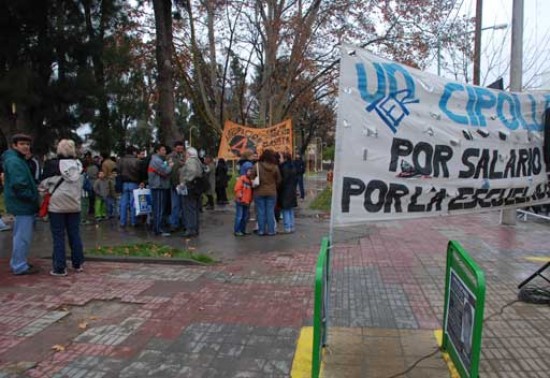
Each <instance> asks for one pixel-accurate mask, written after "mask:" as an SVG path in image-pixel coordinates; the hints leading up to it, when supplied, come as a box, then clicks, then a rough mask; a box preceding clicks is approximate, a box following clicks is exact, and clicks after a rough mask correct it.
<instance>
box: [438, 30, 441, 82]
mask: <svg viewBox="0 0 550 378" xmlns="http://www.w3.org/2000/svg"><path fill="white" fill-rule="evenodd" d="M437 76H441V35H440V34H439V33H438V34H437Z"/></svg>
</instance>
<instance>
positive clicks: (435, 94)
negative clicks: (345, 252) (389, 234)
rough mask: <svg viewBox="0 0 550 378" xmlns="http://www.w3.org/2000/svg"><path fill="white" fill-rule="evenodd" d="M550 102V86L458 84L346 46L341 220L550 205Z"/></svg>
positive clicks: (337, 200) (339, 132)
mask: <svg viewBox="0 0 550 378" xmlns="http://www.w3.org/2000/svg"><path fill="white" fill-rule="evenodd" d="M549 104H550V93H548V92H546V93H543V92H538V93H510V92H504V91H499V90H493V89H488V88H482V87H476V86H473V85H468V84H464V83H457V82H453V81H449V80H446V79H443V78H440V77H438V76H435V75H432V74H429V73H425V72H422V71H419V70H416V69H413V68H411V67H407V66H404V65H401V64H398V63H395V62H392V61H388V60H385V59H382V58H379V57H377V56H375V55H373V54H370V53H368V52H367V51H365V50H362V49H359V48H354V47H351V46H344V47H343V48H342V58H341V60H340V87H339V97H338V106H339V108H338V122H337V127H336V156H335V170H334V182H333V197H332V217H333V222H334V225H336V226H339V225H340V226H342V225H348V224H356V223H362V222H365V221H371V220H391V219H407V218H418V217H432V216H442V215H453V214H466V213H473V212H480V211H488V210H502V209H507V208H510V209H511V208H519V207H525V206H532V205H535V204H540V203H545V202H549V201H550V198H549V197H550V188H549V186H548V179H547V175H546V166H545V163H544V157H543V148H542V146H543V130H544V117H543V115H544V111H545V109H546V108H547V107H548V106H549Z"/></svg>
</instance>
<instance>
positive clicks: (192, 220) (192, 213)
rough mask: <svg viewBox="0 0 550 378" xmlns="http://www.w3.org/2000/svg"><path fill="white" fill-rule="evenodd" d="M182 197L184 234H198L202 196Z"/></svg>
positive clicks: (189, 195) (190, 195)
mask: <svg viewBox="0 0 550 378" xmlns="http://www.w3.org/2000/svg"><path fill="white" fill-rule="evenodd" d="M181 197H182V204H183V226H184V227H185V232H186V233H192V234H198V233H199V208H200V201H201V197H202V196H197V195H193V194H188V195H186V196H181Z"/></svg>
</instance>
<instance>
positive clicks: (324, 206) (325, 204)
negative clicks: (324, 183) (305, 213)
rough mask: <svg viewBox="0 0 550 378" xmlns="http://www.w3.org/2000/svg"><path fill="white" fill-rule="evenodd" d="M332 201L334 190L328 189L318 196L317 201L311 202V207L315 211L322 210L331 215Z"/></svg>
mask: <svg viewBox="0 0 550 378" xmlns="http://www.w3.org/2000/svg"><path fill="white" fill-rule="evenodd" d="M331 201H332V188H331V187H327V188H325V189H323V191H322V192H321V193H319V194H317V197H315V199H314V200H313V201H312V202H311V205H310V206H309V207H310V209H313V210H321V211H326V212H327V213H329V212H330V204H331Z"/></svg>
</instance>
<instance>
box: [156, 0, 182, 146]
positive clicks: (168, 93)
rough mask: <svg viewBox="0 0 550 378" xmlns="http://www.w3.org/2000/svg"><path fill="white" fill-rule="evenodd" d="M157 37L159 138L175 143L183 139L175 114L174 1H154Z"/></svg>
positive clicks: (161, 140)
mask: <svg viewBox="0 0 550 378" xmlns="http://www.w3.org/2000/svg"><path fill="white" fill-rule="evenodd" d="M153 6H154V10H155V25H156V36H157V49H156V50H157V51H156V55H157V67H158V89H159V101H158V117H159V132H158V137H159V141H160V142H161V143H165V144H167V143H170V144H171V143H173V142H174V141H176V140H179V139H180V138H181V133H180V132H179V131H178V129H177V127H176V118H175V114H174V109H175V100H174V67H173V44H172V0H153Z"/></svg>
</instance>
